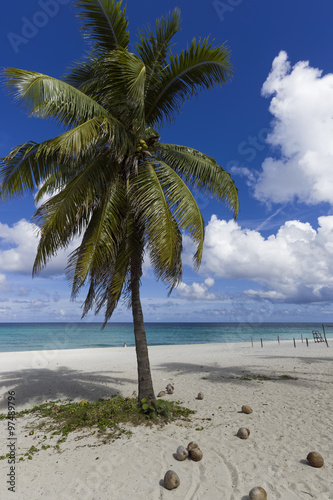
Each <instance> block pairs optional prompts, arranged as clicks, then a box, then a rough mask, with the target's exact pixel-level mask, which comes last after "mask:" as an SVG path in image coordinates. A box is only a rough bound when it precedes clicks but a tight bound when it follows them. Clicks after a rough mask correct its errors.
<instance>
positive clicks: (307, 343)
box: [305, 339, 309, 347]
mask: <svg viewBox="0 0 333 500" xmlns="http://www.w3.org/2000/svg"><path fill="white" fill-rule="evenodd" d="M305 342H306V347H309V341H308V339H305Z"/></svg>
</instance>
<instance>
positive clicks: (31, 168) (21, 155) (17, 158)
mask: <svg viewBox="0 0 333 500" xmlns="http://www.w3.org/2000/svg"><path fill="white" fill-rule="evenodd" d="M40 147H41V144H37V143H34V142H27V143H26V144H21V145H20V146H17V147H16V148H15V149H13V150H12V151H11V152H10V153H9V155H8V156H6V157H4V158H1V159H0V183H1V197H2V198H3V199H7V198H11V197H13V196H17V195H22V194H23V193H25V192H30V193H32V192H33V191H34V190H35V189H36V188H37V187H38V185H39V184H40V183H41V182H43V181H44V180H45V179H46V178H48V177H49V176H50V175H52V174H53V173H54V172H55V171H56V170H57V169H58V168H59V166H60V165H59V164H58V160H57V157H56V155H49V156H47V157H38V156H37V152H38V150H39V148H40Z"/></svg>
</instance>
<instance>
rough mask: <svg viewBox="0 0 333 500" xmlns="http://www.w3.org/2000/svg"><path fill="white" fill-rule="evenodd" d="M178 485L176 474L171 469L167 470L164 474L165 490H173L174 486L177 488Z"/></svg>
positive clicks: (178, 480)
mask: <svg viewBox="0 0 333 500" xmlns="http://www.w3.org/2000/svg"><path fill="white" fill-rule="evenodd" d="M179 485H180V479H179V476H178V474H176V473H175V472H174V471H173V470H168V471H167V472H166V473H165V476H164V486H165V488H166V489H167V490H173V489H174V488H178V486H179Z"/></svg>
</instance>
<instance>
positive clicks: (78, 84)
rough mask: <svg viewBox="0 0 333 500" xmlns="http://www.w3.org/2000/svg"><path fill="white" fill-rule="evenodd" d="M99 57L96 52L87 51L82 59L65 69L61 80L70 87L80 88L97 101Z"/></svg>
mask: <svg viewBox="0 0 333 500" xmlns="http://www.w3.org/2000/svg"><path fill="white" fill-rule="evenodd" d="M101 65H102V62H101V57H100V55H99V53H98V52H96V51H92V52H88V53H87V54H86V55H85V57H84V58H83V60H82V61H75V62H74V63H73V64H72V65H71V66H70V67H69V68H68V69H67V71H66V73H65V75H64V77H63V80H64V82H66V83H68V84H69V85H71V86H72V87H75V88H76V89H79V90H81V92H84V93H85V94H87V95H89V96H90V97H94V99H95V100H97V102H98V98H97V96H98V94H99V91H100V89H99V88H98V83H97V76H98V70H99V68H100V67H101Z"/></svg>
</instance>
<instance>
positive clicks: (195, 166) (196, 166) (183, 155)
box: [156, 144, 239, 218]
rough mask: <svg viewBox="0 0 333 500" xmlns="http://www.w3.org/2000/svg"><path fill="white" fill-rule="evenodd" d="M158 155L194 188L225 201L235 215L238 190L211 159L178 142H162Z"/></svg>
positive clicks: (226, 174) (237, 205)
mask: <svg viewBox="0 0 333 500" xmlns="http://www.w3.org/2000/svg"><path fill="white" fill-rule="evenodd" d="M156 156H157V158H160V159H163V161H165V162H166V163H167V164H168V165H170V166H172V168H173V169H174V170H175V172H177V173H178V174H179V175H180V176H181V177H182V178H183V179H184V180H185V181H186V182H188V183H189V184H190V185H192V186H193V187H194V188H196V189H198V190H199V191H201V192H203V193H204V194H207V195H209V196H210V197H213V198H216V199H217V200H218V201H223V202H224V203H226V204H227V206H228V207H229V208H230V209H231V210H232V211H233V215H234V217H235V218H236V217H237V215H238V210H239V200H238V190H237V188H236V186H235V183H234V181H233V180H232V178H231V176H230V174H229V173H228V172H226V171H225V170H224V169H223V168H222V167H220V166H219V165H218V164H217V163H216V160H214V158H211V157H209V156H207V155H205V154H203V153H201V152H200V151H197V150H196V149H193V148H189V147H186V146H179V145H176V144H159V149H158V152H157V154H156Z"/></svg>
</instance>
